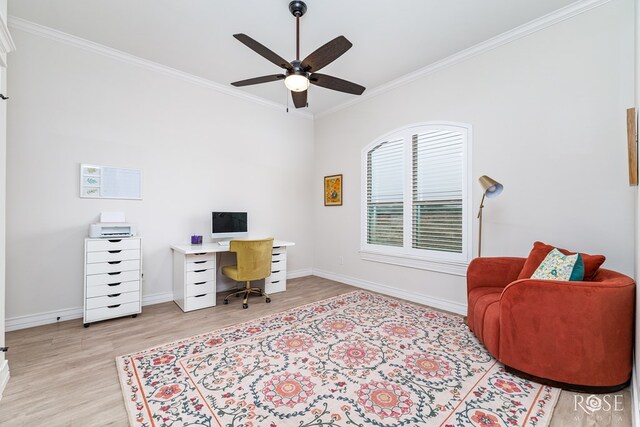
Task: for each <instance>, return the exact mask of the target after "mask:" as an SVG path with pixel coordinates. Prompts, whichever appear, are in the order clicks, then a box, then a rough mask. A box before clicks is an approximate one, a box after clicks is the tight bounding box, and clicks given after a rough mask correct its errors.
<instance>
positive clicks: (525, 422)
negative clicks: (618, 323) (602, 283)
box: [116, 291, 560, 427]
mask: <svg viewBox="0 0 640 427" xmlns="http://www.w3.org/2000/svg"><path fill="white" fill-rule="evenodd" d="M116 363H117V367H118V373H119V376H120V382H121V385H122V389H123V393H124V400H125V405H126V407H127V410H128V412H129V416H130V417H129V418H130V422H131V425H133V426H149V427H150V426H187V425H197V426H233V427H241V426H244V427H262V426H265V427H281V426H296V427H311V426H317V427H319V426H332V427H333V426H378V427H386V426H416V425H428V426H456V427H457V426H467V425H468V426H485V427H486V426H546V425H547V424H548V423H549V420H550V418H551V415H552V412H553V408H554V406H555V404H556V401H557V399H558V396H559V394H560V390H559V389H555V388H551V387H546V386H541V385H540V384H537V383H533V382H530V381H526V380H523V379H520V378H518V377H515V376H512V375H510V374H508V373H506V372H504V369H503V367H502V365H500V364H499V363H498V362H496V360H495V359H493V358H492V357H491V356H490V355H489V353H487V351H486V350H485V349H484V347H483V346H482V345H481V344H480V343H479V342H478V341H477V339H476V338H475V337H474V336H473V334H472V333H471V332H470V331H469V329H468V328H467V326H466V325H464V324H463V323H462V319H461V318H460V317H458V316H454V315H450V314H446V313H442V312H437V311H434V310H431V309H429V308H426V307H423V306H418V305H414V304H410V303H405V302H400V301H398V300H395V299H391V298H386V297H384V296H380V295H376V294H371V293H368V292H364V291H356V292H352V293H349V294H346V295H342V296H338V297H335V298H331V299H327V300H324V301H319V302H316V303H313V304H309V305H305V306H302V307H297V308H295V309H292V310H289V311H286V312H283V313H278V314H275V315H271V316H267V317H263V318H260V319H256V320H253V321H251V322H247V323H243V324H239V325H235V326H231V327H228V328H225V329H220V330H217V331H213V332H210V333H208V334H204V335H199V336H195V337H191V338H187V339H185V340H182V341H178V342H175V343H172V344H167V345H163V346H159V347H156V348H151V349H148V350H144V351H141V352H138V353H134V354H128V355H124V356H119V357H117V358H116Z"/></svg>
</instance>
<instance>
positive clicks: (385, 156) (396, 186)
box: [367, 139, 404, 246]
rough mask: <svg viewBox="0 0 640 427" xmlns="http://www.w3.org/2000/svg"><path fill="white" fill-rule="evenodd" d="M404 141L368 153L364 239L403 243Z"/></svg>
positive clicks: (393, 142)
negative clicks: (365, 236) (365, 237)
mask: <svg viewBox="0 0 640 427" xmlns="http://www.w3.org/2000/svg"><path fill="white" fill-rule="evenodd" d="M403 169H404V141H403V140H402V139H397V140H393V141H386V142H383V143H381V144H379V145H377V146H376V147H374V148H373V149H371V150H370V151H369V152H368V153H367V243H370V244H375V245H387V246H403V237H402V234H403V226H402V223H403V209H404V208H403V195H404V191H403V187H404V185H403V177H404V171H403Z"/></svg>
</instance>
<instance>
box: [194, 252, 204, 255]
mask: <svg viewBox="0 0 640 427" xmlns="http://www.w3.org/2000/svg"><path fill="white" fill-rule="evenodd" d="M206 254H207V253H206V252H198V253H197V254H194V255H206Z"/></svg>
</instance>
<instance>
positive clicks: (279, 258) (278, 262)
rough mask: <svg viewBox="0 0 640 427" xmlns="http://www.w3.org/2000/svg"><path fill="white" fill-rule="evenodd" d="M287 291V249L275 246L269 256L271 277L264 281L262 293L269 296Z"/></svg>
mask: <svg viewBox="0 0 640 427" xmlns="http://www.w3.org/2000/svg"><path fill="white" fill-rule="evenodd" d="M286 290H287V248H286V246H276V247H274V248H273V252H272V255H271V276H269V277H267V278H266V279H264V291H265V293H267V294H269V295H271V294H275V293H278V292H284V291H286Z"/></svg>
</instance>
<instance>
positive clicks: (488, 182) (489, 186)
mask: <svg viewBox="0 0 640 427" xmlns="http://www.w3.org/2000/svg"><path fill="white" fill-rule="evenodd" d="M478 181H480V186H481V187H482V200H481V201H480V210H479V211H478V220H479V227H478V228H479V232H478V257H480V256H481V254H482V208H484V198H485V197H489V198H492V197H496V196H498V195H499V194H500V193H502V189H503V188H504V187H503V186H502V184H500V183H499V182H498V181H496V180H495V179H491V178H489V177H488V176H487V175H482V176H481V177H480V178H478Z"/></svg>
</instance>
